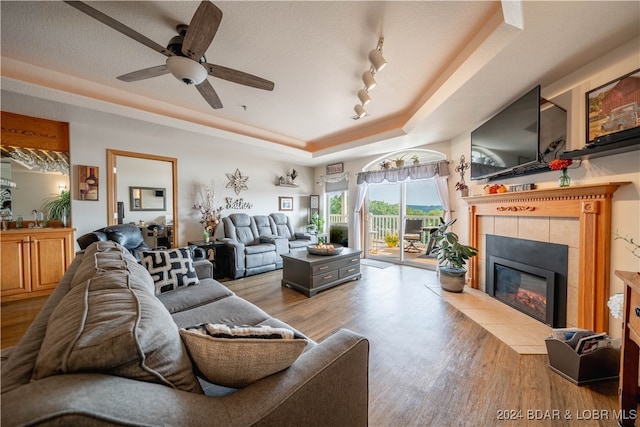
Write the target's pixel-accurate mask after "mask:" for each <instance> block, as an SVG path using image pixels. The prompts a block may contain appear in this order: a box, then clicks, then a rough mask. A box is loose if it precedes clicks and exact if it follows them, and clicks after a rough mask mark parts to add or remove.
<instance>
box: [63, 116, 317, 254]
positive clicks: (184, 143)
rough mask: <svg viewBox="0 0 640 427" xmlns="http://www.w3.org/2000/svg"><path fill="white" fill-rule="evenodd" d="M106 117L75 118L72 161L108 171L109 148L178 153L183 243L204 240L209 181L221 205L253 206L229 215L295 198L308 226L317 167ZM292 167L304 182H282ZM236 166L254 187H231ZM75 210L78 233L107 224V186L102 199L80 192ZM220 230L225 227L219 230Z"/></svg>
mask: <svg viewBox="0 0 640 427" xmlns="http://www.w3.org/2000/svg"><path fill="white" fill-rule="evenodd" d="M103 116H104V115H103V114H100V115H93V114H87V115H86V116H85V117H79V120H77V121H72V122H71V123H70V139H71V158H72V164H74V165H75V164H83V165H94V166H98V167H100V171H105V168H106V149H107V148H110V149H115V150H123V151H132V152H137V153H149V154H155V155H159V156H166V157H175V158H177V159H178V194H177V203H178V218H174V221H179V228H178V230H179V235H178V236H177V239H178V244H179V245H186V244H187V242H188V241H190V240H202V228H201V225H200V224H199V221H200V215H199V212H198V211H197V210H194V209H193V204H194V203H196V202H197V201H198V200H199V195H200V189H201V188H202V186H204V185H209V186H210V187H211V188H212V189H213V190H214V191H215V194H216V199H217V205H221V206H223V207H225V206H226V201H225V198H227V197H229V198H231V199H232V200H233V201H238V199H242V201H243V202H244V203H251V204H252V207H251V208H249V209H227V208H226V207H225V209H224V210H223V212H222V214H223V216H227V215H229V214H231V213H235V212H244V213H248V214H250V215H258V214H261V215H265V214H269V213H272V212H278V209H279V206H278V197H279V196H288V197H293V208H294V210H293V211H291V212H288V211H287V212H285V213H286V214H288V215H289V216H290V217H291V218H292V222H293V224H294V227H295V228H296V230H297V231H304V228H305V226H306V225H307V210H308V208H309V202H308V200H309V197H308V196H309V194H314V193H312V192H311V189H312V188H313V173H312V169H311V168H308V167H303V166H299V165H292V164H289V163H287V162H286V161H285V159H283V160H282V161H268V162H265V160H264V158H263V157H261V156H260V154H259V150H256V151H254V152H252V151H250V150H246V148H244V149H242V148H236V147H234V146H232V145H230V143H229V142H228V141H221V140H217V139H215V138H212V137H210V136H206V135H201V134H196V133H191V132H188V131H183V130H179V129H174V128H168V127H164V126H160V125H156V124H151V123H146V122H140V121H136V120H131V119H128V118H125V117H119V116H113V117H109V120H104V119H103ZM292 168H295V169H296V171H298V173H299V176H298V178H297V179H296V184H297V185H298V187H297V188H291V187H277V186H276V185H275V184H276V181H277V178H279V177H280V176H281V175H285V176H286V174H287V173H288V172H289V171H290V170H291V169H292ZM236 170H239V171H240V172H241V173H242V175H243V176H245V177H248V180H247V182H246V184H247V187H248V189H247V190H243V191H241V192H240V194H236V193H235V192H234V190H233V189H232V188H227V187H226V186H227V184H228V183H229V179H228V178H227V174H229V175H233V174H234V173H235V171H236ZM101 174H102V176H101V178H104V177H105V175H103V172H101ZM102 182H106V181H105V180H103V181H102ZM71 209H72V212H73V215H74V222H73V224H74V227H76V229H77V231H76V236H81V235H82V234H84V233H87V232H89V231H92V230H94V229H97V228H100V227H103V226H104V225H105V224H106V221H107V213H106V212H107V206H106V186H104V185H102V186H100V194H99V200H98V201H97V202H94V201H82V200H76V199H75V197H74V199H73V200H72V208H71ZM127 222H128V221H127ZM220 232H222V228H221V227H220V228H219V229H218V231H217V235H218V234H219V233H220Z"/></svg>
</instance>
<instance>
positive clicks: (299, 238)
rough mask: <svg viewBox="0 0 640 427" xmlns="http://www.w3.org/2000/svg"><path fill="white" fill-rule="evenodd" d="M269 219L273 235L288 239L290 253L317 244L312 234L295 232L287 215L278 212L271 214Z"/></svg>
mask: <svg viewBox="0 0 640 427" xmlns="http://www.w3.org/2000/svg"><path fill="white" fill-rule="evenodd" d="M269 218H270V219H271V226H272V232H273V234H275V235H276V236H280V237H284V238H285V239H287V244H288V245H289V250H290V251H296V250H302V249H306V247H307V246H309V245H310V244H312V243H315V239H314V237H313V236H311V235H310V234H308V233H300V232H297V231H295V230H294V229H293V226H292V225H291V218H289V217H288V216H287V215H285V214H283V213H279V212H276V213H272V214H269Z"/></svg>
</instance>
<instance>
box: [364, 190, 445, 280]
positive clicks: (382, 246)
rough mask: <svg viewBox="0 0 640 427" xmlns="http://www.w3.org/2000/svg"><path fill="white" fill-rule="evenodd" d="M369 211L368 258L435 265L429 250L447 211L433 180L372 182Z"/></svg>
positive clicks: (367, 223)
mask: <svg viewBox="0 0 640 427" xmlns="http://www.w3.org/2000/svg"><path fill="white" fill-rule="evenodd" d="M366 212H367V221H366V237H367V239H366V242H367V245H368V247H367V248H366V249H367V257H369V258H374V259H378V260H380V261H388V262H394V263H406V264H411V265H415V266H420V267H427V268H433V267H435V262H434V260H433V258H432V257H431V256H430V254H429V253H427V249H428V245H429V237H430V231H431V230H432V229H433V228H434V227H436V226H437V225H438V223H439V218H440V216H442V214H443V211H442V203H441V202H440V199H439V197H438V194H437V191H436V188H435V183H434V181H433V180H419V181H409V182H402V183H395V184H372V185H370V186H369V188H368V192H367V211H366Z"/></svg>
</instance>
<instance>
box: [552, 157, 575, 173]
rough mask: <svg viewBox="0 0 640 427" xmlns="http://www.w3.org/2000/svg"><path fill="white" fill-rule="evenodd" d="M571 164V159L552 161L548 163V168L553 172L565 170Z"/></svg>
mask: <svg viewBox="0 0 640 427" xmlns="http://www.w3.org/2000/svg"><path fill="white" fill-rule="evenodd" d="M572 163H573V160H571V159H553V160H551V161H550V162H549V168H551V170H554V171H559V170H562V169H566V168H568V167H569V166H571V164H572Z"/></svg>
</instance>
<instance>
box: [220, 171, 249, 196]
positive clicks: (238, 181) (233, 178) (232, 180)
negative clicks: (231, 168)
mask: <svg viewBox="0 0 640 427" xmlns="http://www.w3.org/2000/svg"><path fill="white" fill-rule="evenodd" d="M225 175H227V178H228V179H229V182H228V183H227V186H226V188H233V191H235V192H236V194H240V192H241V191H242V190H248V189H249V187H247V181H249V177H248V176H243V175H242V172H240V169H236V171H235V172H234V173H233V174H230V173H227V174H225Z"/></svg>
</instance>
